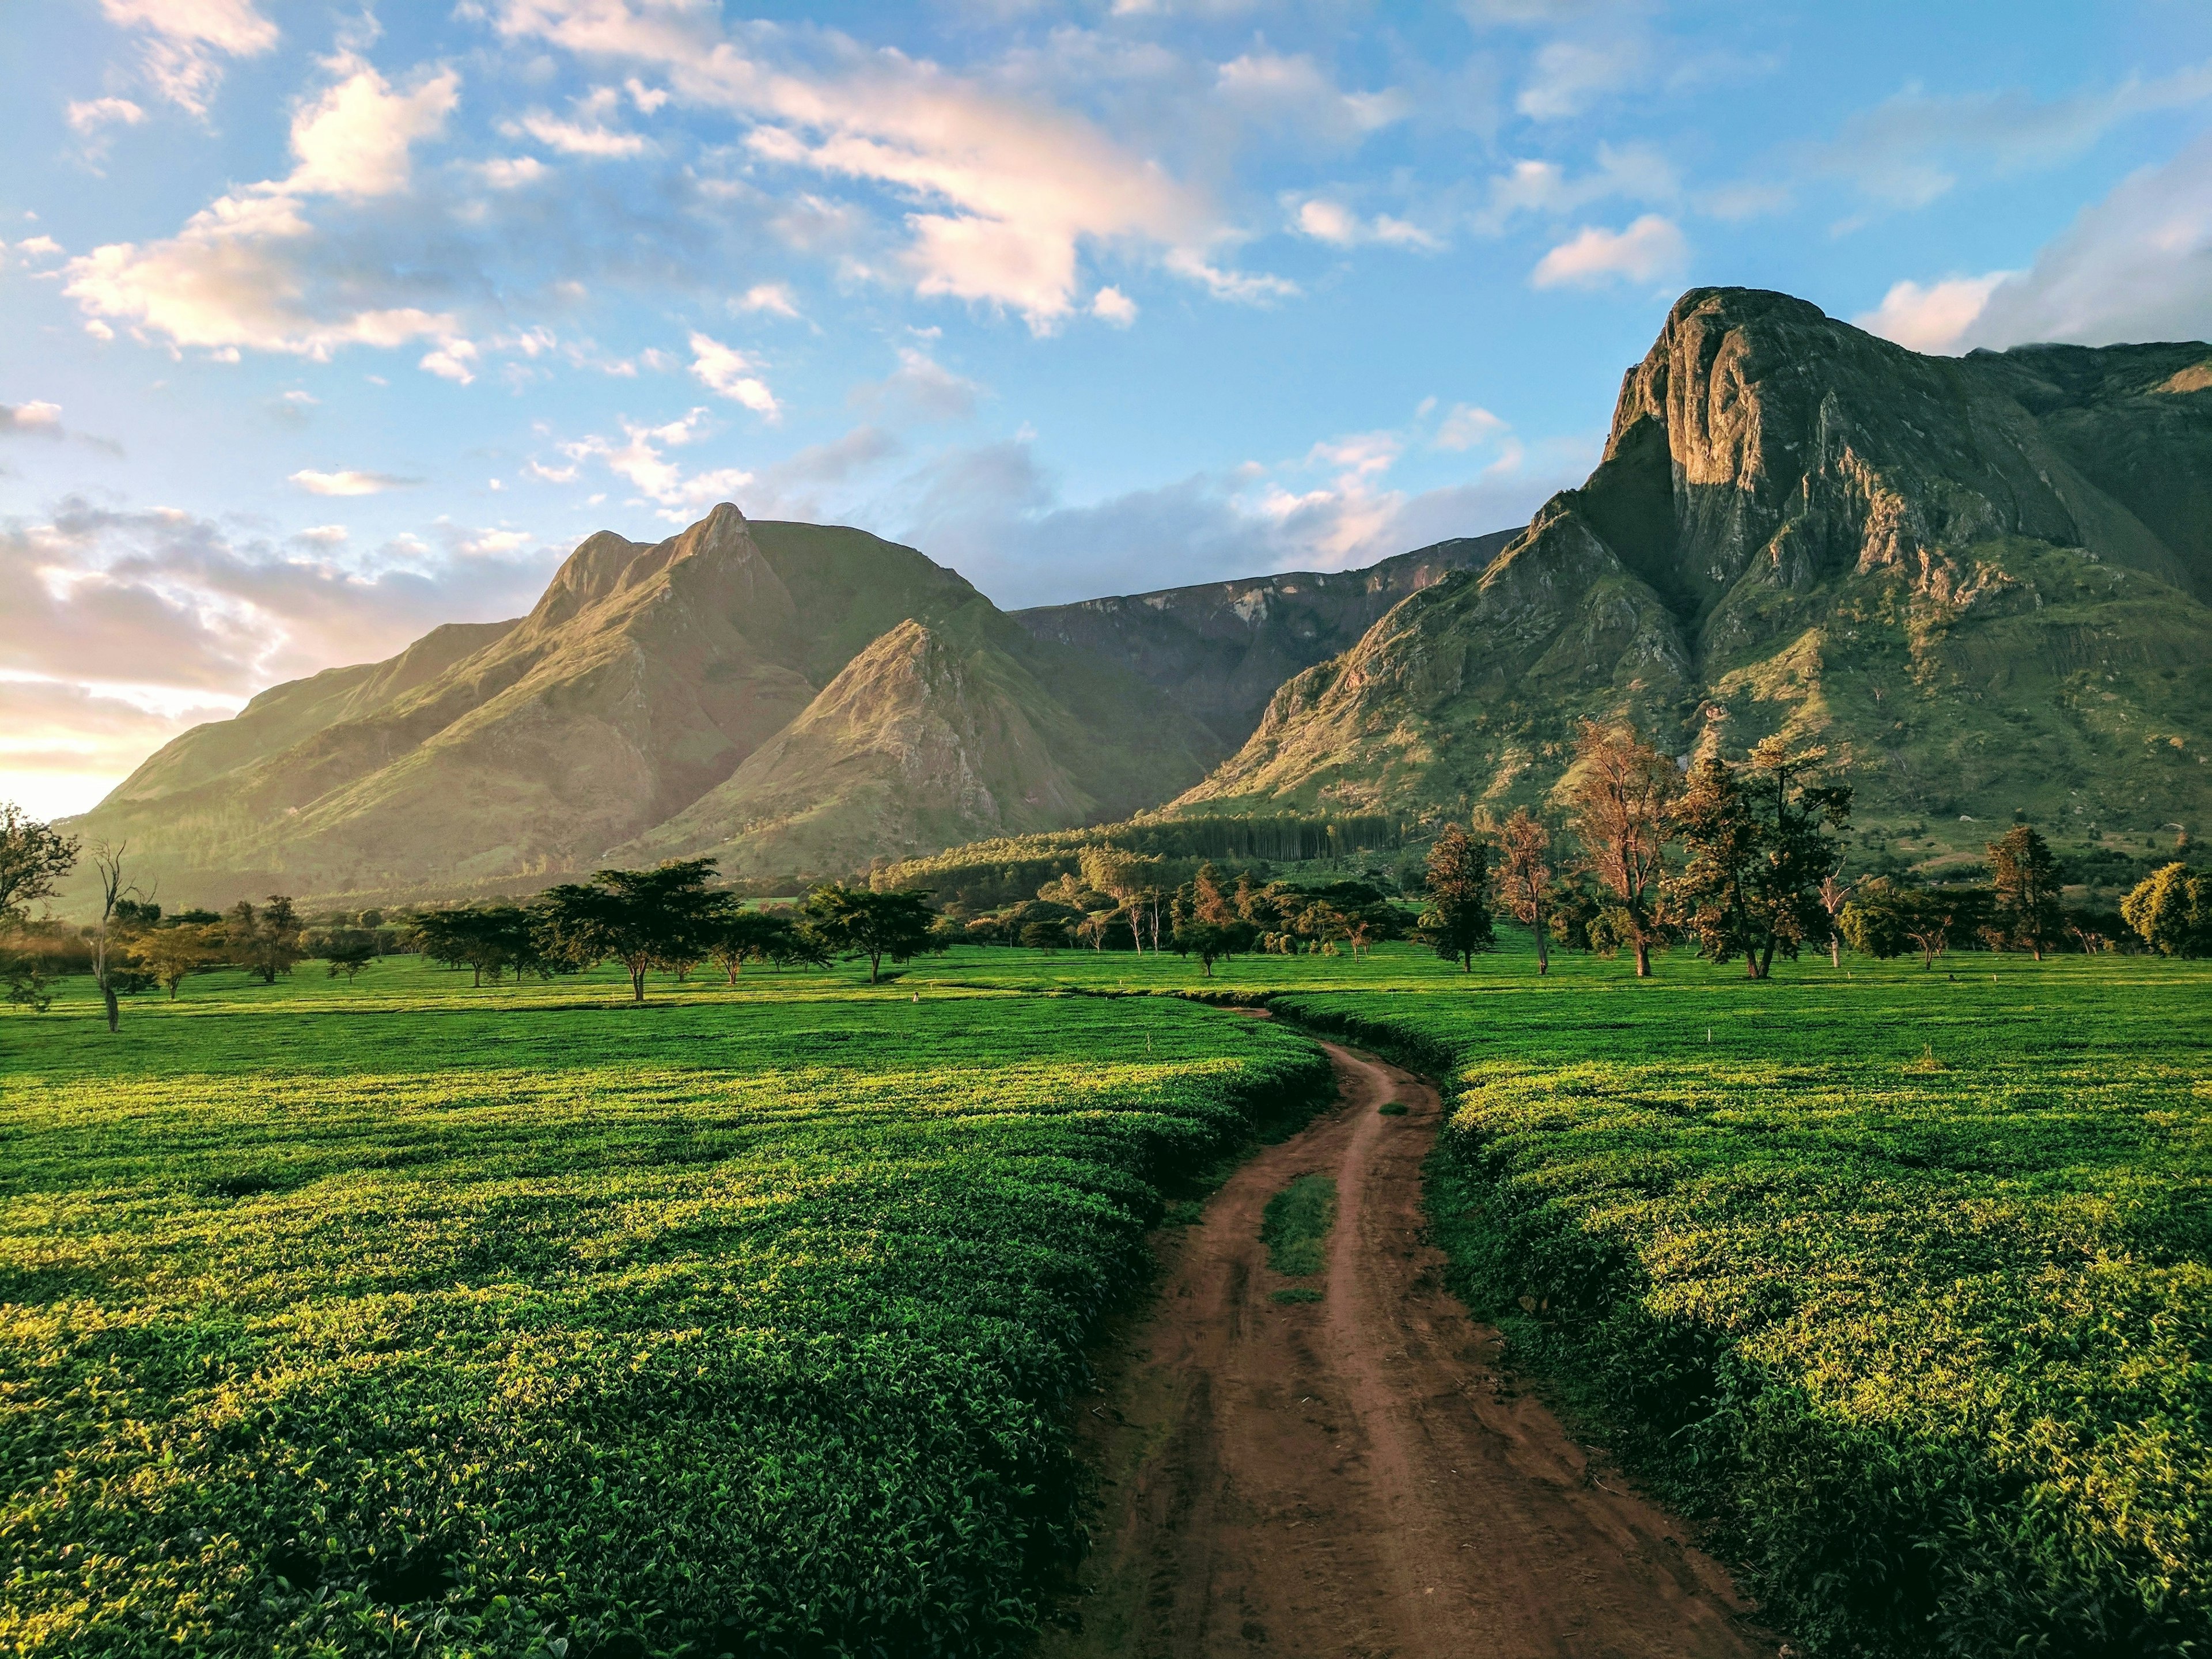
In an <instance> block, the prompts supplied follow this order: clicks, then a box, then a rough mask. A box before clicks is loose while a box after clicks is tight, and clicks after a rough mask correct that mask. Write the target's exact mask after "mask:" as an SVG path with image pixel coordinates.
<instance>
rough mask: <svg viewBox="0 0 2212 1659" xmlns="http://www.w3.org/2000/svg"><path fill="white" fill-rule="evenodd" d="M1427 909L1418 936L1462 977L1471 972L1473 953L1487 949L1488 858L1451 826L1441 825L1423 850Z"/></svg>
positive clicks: (1482, 849) (1489, 932)
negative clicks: (1457, 966) (1455, 965)
mask: <svg viewBox="0 0 2212 1659" xmlns="http://www.w3.org/2000/svg"><path fill="white" fill-rule="evenodd" d="M1428 894H1429V902H1428V908H1426V909H1425V910H1424V911H1422V912H1421V937H1422V938H1423V939H1425V940H1426V941H1427V942H1428V944H1429V945H1431V947H1432V948H1433V949H1434V950H1435V951H1436V953H1437V955H1438V956H1440V957H1443V959H1444V960H1445V961H1446V962H1456V963H1459V964H1460V971H1461V972H1462V973H1463V974H1465V973H1472V972H1473V971H1474V957H1475V952H1476V951H1487V950H1489V949H1491V948H1492V944H1493V942H1494V941H1493V939H1492V927H1491V920H1490V855H1489V852H1488V849H1487V848H1485V847H1484V846H1483V845H1482V844H1481V843H1480V842H1478V841H1476V840H1475V839H1474V837H1473V836H1470V835H1468V833H1467V831H1466V830H1464V829H1461V828H1460V827H1459V825H1457V824H1456V823H1447V824H1446V825H1444V827H1443V831H1442V832H1441V833H1440V834H1439V835H1438V836H1437V839H1436V844H1435V845H1434V846H1433V847H1431V848H1430V849H1429V862H1428Z"/></svg>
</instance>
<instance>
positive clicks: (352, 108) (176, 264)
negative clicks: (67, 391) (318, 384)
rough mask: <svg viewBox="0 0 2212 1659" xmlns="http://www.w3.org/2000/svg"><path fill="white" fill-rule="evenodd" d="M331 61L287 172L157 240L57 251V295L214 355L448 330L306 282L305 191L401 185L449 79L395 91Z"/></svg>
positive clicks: (359, 192) (352, 192)
mask: <svg viewBox="0 0 2212 1659" xmlns="http://www.w3.org/2000/svg"><path fill="white" fill-rule="evenodd" d="M338 67H340V68H341V69H350V70H351V71H352V72H351V73H349V74H348V75H347V76H346V78H345V79H344V80H343V81H342V82H339V83H337V85H335V86H333V87H331V88H329V89H328V90H327V91H325V93H324V94H323V95H322V96H321V97H320V98H319V99H317V100H314V101H313V103H311V104H308V105H307V106H304V107H303V108H302V109H301V111H300V112H299V113H298V114H297V115H296V116H295V118H294V120H293V123H292V148H293V152H294V154H295V156H296V157H297V160H298V165H297V166H296V167H295V168H294V170H293V172H292V173H291V175H290V176H289V177H288V178H286V179H275V180H269V181H266V182H264V183H261V184H258V185H250V186H248V187H247V188H246V189H245V190H242V191H236V192H234V193H233V194H230V195H227V196H222V197H218V198H216V201H215V202H214V203H212V204H210V205H209V206H208V207H207V208H205V209H204V210H201V211H200V212H198V213H197V214H195V215H193V216H192V217H191V219H190V220H189V221H187V222H186V223H185V228H183V230H181V231H180V232H179V233H178V234H176V235H175V236H173V237H171V238H170V239H168V240H166V241H161V242H153V243H149V244H147V245H145V246H139V245H137V244H136V243H131V242H117V243H111V244H109V245H107V246H103V247H98V248H94V250H93V251H92V252H90V253H88V254H86V255H84V256H82V258H76V259H72V260H70V264H69V267H68V271H69V281H68V284H67V286H66V288H65V289H64V292H65V293H67V294H68V295H70V298H72V299H74V300H76V301H77V303H78V305H79V306H80V307H82V308H83V310H84V311H85V313H87V315H88V316H89V317H91V318H93V319H95V320H97V319H115V320H118V321H122V322H126V323H129V324H131V325H133V326H134V327H135V328H137V330H138V331H140V332H141V334H142V337H143V336H144V335H146V334H153V335H161V336H166V337H167V339H168V341H169V342H170V343H171V344H172V346H173V347H185V346H197V347H204V348H207V349H211V350H214V351H216V352H218V353H220V352H223V351H234V350H236V349H238V348H240V347H248V348H251V349H255V350H259V351H283V352H294V353H298V354H301V355H302V356H309V357H313V358H315V359H317V360H319V361H320V360H324V359H327V358H328V357H329V356H331V353H332V352H333V351H334V350H336V349H337V348H339V347H341V346H343V345H347V344H353V343H362V344H370V345H380V346H394V345H401V344H404V343H407V342H408V341H410V340H415V339H420V338H422V337H425V336H453V335H455V334H457V333H458V332H459V328H458V325H457V323H456V320H455V319H454V318H453V316H452V315H451V314H450V313H432V312H428V311H425V310H423V309H422V308H421V307H417V306H410V305H392V306H379V305H376V304H374V302H365V301H364V300H363V297H362V289H364V288H365V287H367V286H368V284H367V283H364V282H363V281H362V280H361V278H360V276H359V275H358V274H357V273H355V272H351V271H340V272H334V273H332V274H331V276H329V277H327V278H325V279H322V280H318V274H317V272H316V271H315V270H314V269H313V266H312V264H311V256H312V254H313V252H314V249H315V246H316V241H317V238H316V232H315V228H314V227H313V225H312V224H311V223H310V222H309V221H308V220H307V216H306V207H305V201H306V198H307V197H313V196H318V195H322V196H331V197H339V198H341V199H345V200H360V199H366V198H374V197H382V196H389V195H394V194H398V193H399V192H402V191H405V190H406V188H407V187H408V183H409V177H410V148H411V146H412V145H413V144H415V143H417V142H419V141H420V140H422V139H423V138H425V137H430V136H432V135H434V134H435V133H437V132H439V131H442V130H443V127H444V125H445V121H446V118H447V116H448V115H449V114H451V112H453V107H454V106H455V104H456V103H457V102H458V100H459V77H458V76H455V75H454V74H453V72H452V71H451V70H444V71H441V72H439V73H437V74H435V75H429V76H425V77H424V78H422V80H421V81H420V82H419V83H418V84H417V85H416V87H415V88H413V89H412V90H410V91H407V92H394V91H393V90H392V88H391V86H390V84H389V83H388V82H386V80H385V79H384V77H383V76H381V75H380V74H378V73H377V71H376V70H374V69H371V68H368V67H367V66H365V65H358V64H353V63H351V62H349V61H341V62H340V63H339V64H338ZM386 280H388V278H387V279H386Z"/></svg>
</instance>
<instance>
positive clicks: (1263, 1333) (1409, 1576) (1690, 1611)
mask: <svg viewBox="0 0 2212 1659" xmlns="http://www.w3.org/2000/svg"><path fill="white" fill-rule="evenodd" d="M1329 1052H1330V1054H1331V1055H1332V1057H1333V1058H1334V1061H1335V1064H1336V1067H1337V1073H1338V1080H1339V1084H1340V1088H1341V1091H1342V1098H1341V1102H1340V1105H1339V1106H1338V1108H1337V1109H1335V1111H1334V1112H1333V1113H1332V1114H1331V1115H1329V1116H1328V1117H1326V1118H1324V1119H1322V1120H1320V1121H1316V1123H1315V1124H1314V1125H1312V1126H1311V1127H1310V1128H1308V1129H1307V1130H1306V1131H1305V1132H1304V1133H1302V1134H1300V1135H1298V1136H1297V1138H1296V1139H1291V1140H1288V1141H1285V1142H1284V1143H1283V1144H1282V1145H1280V1146H1274V1147H1271V1148H1269V1149H1268V1150H1267V1151H1266V1152H1262V1153H1261V1155H1260V1156H1259V1157H1257V1158H1254V1159H1253V1160H1252V1161H1251V1162H1250V1163H1249V1164H1246V1165H1245V1166H1244V1167H1243V1168H1242V1169H1241V1170H1238V1171H1237V1174H1236V1175H1235V1176H1233V1177H1232V1178H1231V1180H1230V1182H1228V1184H1227V1185H1226V1186H1225V1187H1224V1188H1222V1189H1221V1191H1220V1192H1219V1193H1218V1194H1216V1196H1215V1197H1214V1199H1213V1200H1212V1203H1211V1204H1210V1205H1209V1206H1207V1208H1206V1214H1205V1218H1204V1220H1203V1221H1202V1222H1201V1223H1200V1225H1197V1226H1194V1227H1192V1228H1190V1229H1188V1231H1186V1233H1185V1234H1184V1236H1183V1237H1182V1238H1181V1240H1180V1241H1179V1242H1175V1243H1169V1244H1167V1245H1166V1246H1165V1247H1164V1248H1165V1249H1167V1251H1168V1252H1169V1255H1168V1260H1167V1261H1166V1263H1165V1273H1164V1281H1163V1285H1162V1291H1161V1296H1160V1298H1159V1301H1158V1304H1156V1306H1155V1307H1154V1308H1153V1309H1152V1310H1151V1311H1150V1312H1149V1314H1148V1315H1147V1316H1146V1318H1145V1319H1144V1321H1143V1322H1141V1323H1139V1324H1137V1325H1135V1326H1133V1327H1132V1328H1129V1329H1128V1330H1127V1331H1126V1332H1124V1333H1123V1334H1122V1336H1121V1340H1119V1341H1118V1342H1117V1343H1116V1345H1115V1352H1114V1353H1112V1354H1111V1355H1109V1357H1108V1358H1107V1359H1106V1360H1105V1361H1104V1362H1103V1366H1102V1381H1103V1384H1104V1388H1105V1392H1104V1393H1103V1395H1100V1396H1099V1397H1097V1398H1096V1399H1094V1400H1091V1401H1086V1402H1085V1405H1086V1407H1091V1408H1093V1409H1086V1410H1085V1411H1084V1412H1083V1413H1081V1418H1082V1423H1083V1433H1084V1435H1085V1439H1086V1442H1087V1444H1086V1445H1085V1452H1086V1455H1088V1456H1089V1457H1090V1458H1091V1461H1092V1464H1093V1467H1095V1468H1100V1469H1101V1470H1102V1471H1103V1474H1104V1476H1105V1479H1106V1482H1107V1484H1106V1485H1105V1486H1103V1488H1102V1503H1101V1511H1100V1513H1098V1514H1097V1516H1094V1517H1093V1520H1092V1532H1093V1538H1094V1552H1093V1554H1092V1556H1091V1559H1090V1560H1089V1561H1087V1562H1086V1563H1085V1565H1084V1567H1083V1569H1082V1571H1081V1573H1080V1578H1081V1582H1082V1584H1083V1586H1084V1588H1085V1592H1086V1593H1084V1594H1079V1595H1071V1596H1069V1597H1068V1598H1066V1600H1065V1601H1063V1603H1062V1604H1061V1617H1062V1620H1063V1621H1064V1623H1065V1624H1066V1625H1073V1624H1075V1623H1077V1622H1078V1621H1079V1623H1080V1626H1081V1628H1080V1630H1079V1631H1077V1630H1071V1629H1067V1628H1059V1629H1054V1630H1053V1631H1051V1632H1049V1633H1048V1636H1047V1638H1046V1640H1045V1643H1044V1652H1045V1653H1046V1654H1047V1655H1049V1656H1054V1659H1077V1656H1093V1655H1097V1656H1103V1655H1109V1654H1110V1655H1114V1656H1116V1659H1214V1656H1223V1655H1231V1654H1234V1655H1239V1656H1249V1655H1258V1654H1263V1653H1265V1654H1276V1655H1290V1656H1298V1659H1308V1656H1311V1659H1385V1656H1389V1659H1431V1656H1436V1659H1442V1656H1446V1655H1451V1656H1461V1655H1464V1656H1470V1659H1478V1656H1479V1659H1519V1656H1524V1655H1527V1656H1534V1655H1545V1656H1552V1655H1561V1656H1573V1659H1607V1656H1614V1655H1620V1656H1629V1655H1635V1656H1647V1655H1649V1656H1659V1655H1666V1656H1674V1655H1681V1656H1697V1659H1707V1656H1712V1659H1719V1656H1737V1655H1753V1654H1761V1655H1769V1656H1771V1655H1772V1654H1773V1653H1774V1651H1775V1644H1774V1643H1773V1642H1772V1640H1771V1639H1769V1638H1763V1637H1762V1636H1761V1635H1760V1633H1759V1632H1758V1631H1757V1630H1756V1629H1755V1628H1753V1626H1750V1625H1748V1624H1747V1622H1746V1620H1745V1616H1744V1609H1743V1607H1742V1604H1741V1601H1739V1600H1738V1599H1737V1597H1736V1596H1735V1593H1734V1591H1733V1589H1731V1587H1730V1585H1729V1582H1728V1578H1727V1577H1726V1575H1725V1574H1724V1573H1723V1571H1721V1569H1720V1568H1719V1567H1718V1566H1717V1565H1715V1564H1714V1563H1713V1562H1711V1560H1709V1559H1706V1558H1705V1557H1704V1556H1702V1555H1700V1554H1699V1553H1698V1552H1697V1551H1695V1550H1694V1549H1691V1548H1688V1547H1686V1545H1685V1543H1684V1542H1682V1541H1680V1540H1681V1538H1682V1533H1681V1528H1680V1523H1679V1522H1674V1521H1672V1520H1670V1519H1669V1517H1668V1516H1667V1515H1665V1514H1664V1513H1663V1512H1662V1511H1660V1510H1656V1509H1654V1508H1652V1507H1651V1506H1650V1504H1645V1503H1644V1502H1643V1501H1641V1500H1640V1499H1638V1498H1635V1497H1633V1496H1632V1495H1630V1494H1628V1493H1627V1492H1626V1491H1625V1490H1620V1489H1618V1488H1619V1487H1620V1477H1619V1476H1617V1475H1615V1474H1609V1473H1607V1472H1606V1471H1605V1469H1604V1468H1601V1467H1594V1466H1593V1464H1592V1462H1591V1461H1590V1459H1589V1456H1588V1455H1586V1454H1585V1452H1584V1451H1583V1449H1582V1448H1580V1447H1578V1446H1577V1444H1576V1443H1574V1441H1573V1440H1572V1439H1571V1438H1570V1437H1568V1435H1567V1434H1566V1432H1565V1430H1563V1429H1562V1428H1561V1427H1560V1426H1559V1422H1558V1420H1557V1419H1555V1418H1554V1417H1553V1415H1552V1414H1551V1413H1550V1412H1549V1411H1547V1409H1546V1408H1545V1407H1543V1406H1542V1405H1541V1404H1540V1403H1539V1402H1538V1401H1534V1400H1532V1399H1529V1398H1527V1397H1525V1396H1516V1395H1515V1394H1514V1393H1513V1392H1512V1390H1511V1389H1510V1384H1508V1383H1506V1381H1505V1380H1504V1378H1503V1377H1502V1376H1500V1375H1499V1374H1498V1370H1497V1369H1496V1366H1497V1361H1498V1353H1499V1343H1498V1335H1497V1334H1496V1333H1495V1332H1494V1331H1492V1330H1490V1329H1488V1328H1485V1327H1482V1326H1479V1325H1476V1324H1474V1322H1472V1321H1471V1320H1470V1319H1469V1318H1468V1315H1467V1312H1466V1310H1464V1309H1463V1308H1462V1307H1461V1306H1460V1305H1459V1304H1458V1303H1457V1301H1455V1299H1454V1298H1453V1297H1451V1296H1450V1295H1449V1292H1447V1291H1446V1290H1445V1289H1444V1286H1443V1271H1442V1270H1443V1255H1442V1254H1441V1253H1440V1252H1438V1251H1437V1250H1436V1249H1433V1248H1431V1246H1429V1245H1428V1244H1427V1243H1424V1242H1423V1237H1422V1216H1421V1207H1420V1206H1421V1186H1420V1165H1421V1161H1422V1159H1423V1158H1424V1157H1425V1156H1426V1154H1427V1152H1428V1150H1429V1148H1430V1146H1431V1144H1432V1143H1433V1141H1434V1139H1435V1136H1436V1133H1437V1127H1438V1124H1439V1120H1440V1115H1441V1113H1440V1107H1439V1103H1438V1101H1437V1095H1436V1092H1435V1091H1433V1090H1432V1089H1431V1088H1429V1087H1427V1086H1426V1085H1424V1084H1422V1083H1420V1082H1419V1081H1418V1080H1417V1079H1414V1078H1413V1077H1412V1076H1410V1075H1409V1074H1408V1073H1404V1072H1401V1071H1399V1070H1397V1069H1396V1068H1395V1067H1394V1066H1386V1065H1384V1064H1383V1062H1381V1061H1379V1060H1373V1059H1370V1058H1368V1057H1366V1056H1364V1055H1359V1054H1353V1053H1352V1052H1351V1051H1349V1050H1346V1049H1343V1048H1336V1047H1334V1045H1332V1046H1331V1047H1330V1048H1329ZM1394 1099H1395V1100H1400V1101H1403V1102H1405V1103H1406V1104H1407V1114H1406V1115H1404V1116H1402V1117H1383V1116H1380V1115H1377V1113H1376V1107H1377V1106H1379V1105H1381V1104H1382V1103H1383V1102H1385V1101H1388V1100H1394ZM1316 1170H1318V1171H1323V1172H1328V1173H1332V1174H1334V1176H1335V1177H1336V1182H1337V1193H1338V1212H1337V1223H1336V1229H1335V1231H1334V1235H1333V1237H1332V1238H1331V1241H1330V1249H1329V1257H1328V1272H1327V1274H1326V1278H1325V1279H1324V1280H1323V1281H1322V1288H1323V1290H1324V1295H1323V1297H1322V1300H1320V1301H1318V1302H1310V1303H1302V1304H1281V1303H1277V1302H1274V1301H1273V1300H1271V1299H1270V1296H1271V1292H1272V1291H1275V1290H1277V1289H1279V1288H1282V1287H1284V1286H1285V1285H1287V1284H1288V1283H1289V1281H1286V1280H1285V1279H1279V1278H1278V1277H1277V1276H1276V1275H1274V1274H1273V1273H1271V1272H1269V1270H1268V1268H1267V1250H1266V1248H1265V1247H1264V1246H1263V1245H1262V1244H1261V1243H1260V1221H1261V1211H1262V1210H1263V1209H1264V1208H1265V1207H1266V1205H1267V1200H1269V1199H1270V1198H1272V1197H1273V1196H1274V1194H1277V1193H1278V1192H1279V1191H1281V1190H1282V1188H1284V1187H1285V1185H1287V1184H1288V1183H1289V1182H1290V1181H1291V1179H1292V1178H1293V1177H1295V1176H1300V1175H1304V1174H1306V1173H1309V1172H1311V1171H1316Z"/></svg>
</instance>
